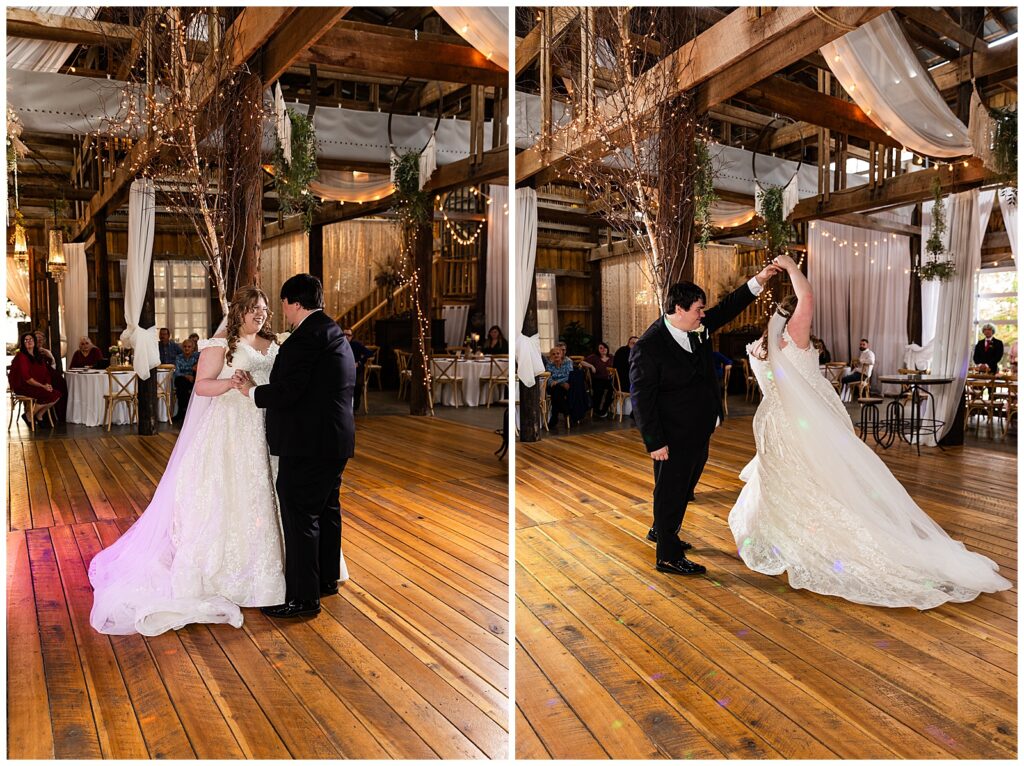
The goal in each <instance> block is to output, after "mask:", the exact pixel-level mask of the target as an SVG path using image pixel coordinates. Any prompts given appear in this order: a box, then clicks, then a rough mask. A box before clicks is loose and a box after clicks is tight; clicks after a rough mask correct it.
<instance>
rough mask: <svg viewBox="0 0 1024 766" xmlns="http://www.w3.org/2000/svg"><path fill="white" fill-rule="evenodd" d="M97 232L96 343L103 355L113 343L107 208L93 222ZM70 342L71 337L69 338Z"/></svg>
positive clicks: (95, 258) (101, 209) (95, 259)
mask: <svg viewBox="0 0 1024 766" xmlns="http://www.w3.org/2000/svg"><path fill="white" fill-rule="evenodd" d="M93 230H94V231H95V233H96V246H95V247H96V249H95V251H94V253H95V257H94V262H95V282H96V345H97V346H99V348H100V350H101V351H102V352H103V355H104V356H106V355H107V349H108V348H110V346H111V345H113V338H111V337H110V259H109V256H108V252H107V209H106V208H105V207H104V208H100V211H99V212H98V213H97V214H96V219H95V221H94V222H93ZM68 340H69V342H70V339H68Z"/></svg>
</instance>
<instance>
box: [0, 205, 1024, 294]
mask: <svg viewBox="0 0 1024 766" xmlns="http://www.w3.org/2000/svg"><path fill="white" fill-rule="evenodd" d="M999 211H1000V212H1001V213H1002V214H1003V226H1005V227H1006V235H1007V236H1008V237H1009V238H1010V253H1011V254H1012V255H1013V263H1014V265H1016V264H1017V203H1016V202H1013V203H1011V202H1010V201H1009V200H1008V199H1006V195H1005V194H1004V193H1003V190H1002V189H1000V191H999ZM7 273H8V274H9V273H10V270H8V272H7Z"/></svg>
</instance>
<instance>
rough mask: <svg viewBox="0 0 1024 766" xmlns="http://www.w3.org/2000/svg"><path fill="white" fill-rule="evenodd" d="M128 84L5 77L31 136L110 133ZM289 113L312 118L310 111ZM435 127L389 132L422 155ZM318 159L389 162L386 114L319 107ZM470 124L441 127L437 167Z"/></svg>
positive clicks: (409, 124) (399, 123) (410, 120)
mask: <svg viewBox="0 0 1024 766" xmlns="http://www.w3.org/2000/svg"><path fill="white" fill-rule="evenodd" d="M124 88H125V84H124V83H123V82H120V81H117V80H100V79H97V78H94V77H78V76H76V75H69V74H57V73H49V72H25V71H21V70H11V69H9V70H8V72H7V92H8V94H10V95H11V97H10V98H9V99H8V101H9V102H10V104H11V106H12V107H14V108H15V110H16V111H17V113H18V117H19V118H20V119H21V123H22V125H23V126H24V129H25V130H26V131H28V132H32V131H39V132H45V133H61V134H69V133H71V134H85V133H94V132H97V131H99V132H101V133H108V132H109V133H112V131H108V130H107V128H108V127H109V126H110V118H111V117H112V116H114V115H118V114H120V113H121V99H122V96H123V94H124ZM288 108H289V109H291V110H292V111H294V112H296V113H299V114H308V113H309V106H308V105H306V104H298V103H293V104H289V105H288ZM436 123H437V118H436V117H430V116H426V115H425V116H422V117H416V116H412V115H395V117H394V119H393V121H392V126H391V132H392V135H393V137H394V139H395V145H396V147H397V148H398V150H399V152H401V153H404V152H408V151H417V152H418V151H421V150H422V149H423V148H424V146H426V145H427V141H428V140H429V139H430V136H431V135H432V133H433V131H434V125H435V124H436ZM313 125H314V127H315V128H316V136H317V143H318V150H317V156H318V157H324V158H327V159H332V160H350V161H353V162H355V161H360V162H389V161H390V154H389V148H390V147H389V144H388V115H387V113H386V112H364V111H360V110H357V109H343V108H340V107H324V106H320V107H317V110H316V113H315V115H314V118H313ZM491 129H492V124H491V122H490V121H488V122H487V123H485V124H484V137H483V138H484V146H489V145H490V142H491ZM469 131H470V124H469V121H468V120H452V119H446V120H441V123H440V125H438V128H437V164H438V166H441V165H448V164H450V163H452V162H457V161H458V160H461V159H464V158H465V157H467V156H468V155H469ZM273 140H274V137H273V135H272V131H266V132H265V133H264V144H263V149H264V150H265V151H266V152H268V153H269V152H270V151H272V150H273V148H274V147H273Z"/></svg>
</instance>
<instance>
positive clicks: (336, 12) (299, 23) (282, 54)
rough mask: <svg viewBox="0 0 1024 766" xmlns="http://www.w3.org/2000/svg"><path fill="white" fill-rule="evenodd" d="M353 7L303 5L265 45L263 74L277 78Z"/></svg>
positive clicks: (267, 80)
mask: <svg viewBox="0 0 1024 766" xmlns="http://www.w3.org/2000/svg"><path fill="white" fill-rule="evenodd" d="M350 10H352V8H351V6H349V7H343V8H330V7H324V6H305V7H301V8H299V9H298V10H296V12H295V13H294V14H292V16H291V18H289V19H288V20H287V21H286V22H285V23H284V24H282V25H281V28H280V29H278V30H277V31H276V32H275V33H274V36H273V37H272V38H270V40H269V41H267V44H266V45H265V46H264V48H263V57H262V59H263V60H262V67H261V70H262V71H261V77H262V80H263V82H264V83H265V84H268V85H269V84H270V83H272V82H274V81H275V80H277V79H278V78H279V77H280V76H281V75H282V74H284V73H285V72H286V71H288V67H290V66H291V65H292V62H294V61H295V59H296V58H297V57H298V56H299V54H300V53H302V52H303V51H305V50H306V49H307V48H309V47H310V46H311V45H314V44H315V43H316V42H317V41H318V40H320V39H321V38H322V37H323V36H324V35H325V34H327V32H328V30H330V28H331V26H332V25H333V24H336V23H337V22H338V21H339V20H340V19H341V18H342V17H343V16H344V15H345V14H347V13H348V12H349V11H350Z"/></svg>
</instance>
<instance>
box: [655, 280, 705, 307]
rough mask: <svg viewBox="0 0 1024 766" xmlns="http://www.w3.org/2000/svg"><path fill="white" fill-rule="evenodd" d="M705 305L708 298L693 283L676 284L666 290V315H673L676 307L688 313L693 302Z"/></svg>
mask: <svg viewBox="0 0 1024 766" xmlns="http://www.w3.org/2000/svg"><path fill="white" fill-rule="evenodd" d="M698 300H700V301H704V302H705V303H707V301H708V296H706V295H705V294H704V291H703V290H701V289H700V288H699V287H697V285H695V284H694V283H693V282H676V283H675V284H674V285H672V286H671V287H670V288H669V289H668V308H666V309H665V313H666V314H674V313H675V311H676V306H677V305H678V306H680V307H682V309H683V311H689V310H690V306H692V305H693V303H694V301H698Z"/></svg>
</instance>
